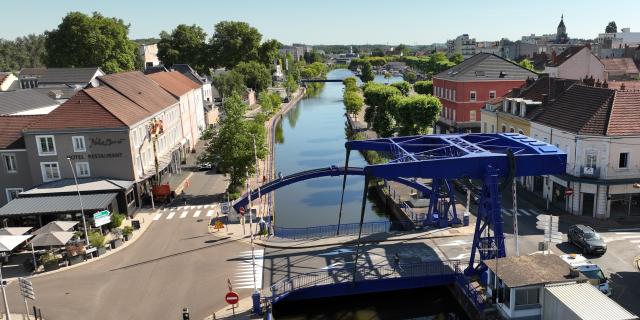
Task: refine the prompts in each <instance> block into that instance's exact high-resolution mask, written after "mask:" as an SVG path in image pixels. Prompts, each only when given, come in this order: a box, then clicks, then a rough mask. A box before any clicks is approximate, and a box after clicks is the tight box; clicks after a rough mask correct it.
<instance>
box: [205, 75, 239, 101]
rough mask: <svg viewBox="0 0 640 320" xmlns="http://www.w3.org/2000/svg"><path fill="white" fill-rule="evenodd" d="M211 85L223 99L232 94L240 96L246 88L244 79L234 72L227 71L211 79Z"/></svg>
mask: <svg viewBox="0 0 640 320" xmlns="http://www.w3.org/2000/svg"><path fill="white" fill-rule="evenodd" d="M212 82H213V85H214V86H215V87H216V89H218V92H219V93H220V95H222V97H223V98H226V97H229V96H231V95H233V94H237V95H239V96H242V94H243V93H244V91H245V89H246V87H245V85H244V78H243V77H242V75H241V74H239V73H238V72H236V71H235V70H231V71H227V72H225V73H222V74H220V75H217V76H214V77H213V78H212Z"/></svg>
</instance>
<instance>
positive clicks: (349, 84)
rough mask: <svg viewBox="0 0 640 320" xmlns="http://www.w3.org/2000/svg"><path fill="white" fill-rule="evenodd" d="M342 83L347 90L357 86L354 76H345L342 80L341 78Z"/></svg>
mask: <svg viewBox="0 0 640 320" xmlns="http://www.w3.org/2000/svg"><path fill="white" fill-rule="evenodd" d="M342 84H344V88H345V90H346V91H349V90H352V89H354V88H357V86H358V80H357V79H356V78H355V77H347V78H345V79H344V80H342Z"/></svg>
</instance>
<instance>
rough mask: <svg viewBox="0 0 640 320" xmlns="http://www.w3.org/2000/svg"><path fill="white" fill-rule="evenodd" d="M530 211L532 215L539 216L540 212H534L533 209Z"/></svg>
mask: <svg viewBox="0 0 640 320" xmlns="http://www.w3.org/2000/svg"><path fill="white" fill-rule="evenodd" d="M528 210H529V212H531V214H532V215H534V216H537V215H539V213H538V211H535V210H533V209H528Z"/></svg>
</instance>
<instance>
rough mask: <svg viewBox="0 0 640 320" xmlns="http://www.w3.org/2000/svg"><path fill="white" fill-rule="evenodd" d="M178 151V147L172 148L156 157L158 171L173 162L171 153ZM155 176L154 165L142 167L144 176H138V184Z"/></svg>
mask: <svg viewBox="0 0 640 320" xmlns="http://www.w3.org/2000/svg"><path fill="white" fill-rule="evenodd" d="M178 149H180V145H175V146H173V147H172V148H171V149H170V150H169V151H168V152H165V153H164V154H163V155H161V156H158V171H162V170H164V169H165V168H166V167H167V166H168V165H169V164H170V163H171V160H173V152H174V151H176V150H178ZM154 174H156V165H155V164H154V163H152V164H150V165H147V166H145V167H144V174H140V175H138V177H139V179H138V182H140V181H142V180H145V179H147V178H149V177H151V176H153V175H154Z"/></svg>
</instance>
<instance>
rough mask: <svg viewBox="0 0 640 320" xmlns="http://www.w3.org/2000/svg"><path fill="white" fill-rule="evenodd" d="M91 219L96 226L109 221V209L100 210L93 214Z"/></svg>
mask: <svg viewBox="0 0 640 320" xmlns="http://www.w3.org/2000/svg"><path fill="white" fill-rule="evenodd" d="M93 221H94V224H95V226H96V227H99V226H102V225H105V224H107V223H109V222H111V213H110V212H109V210H102V211H100V212H96V213H94V214H93Z"/></svg>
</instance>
